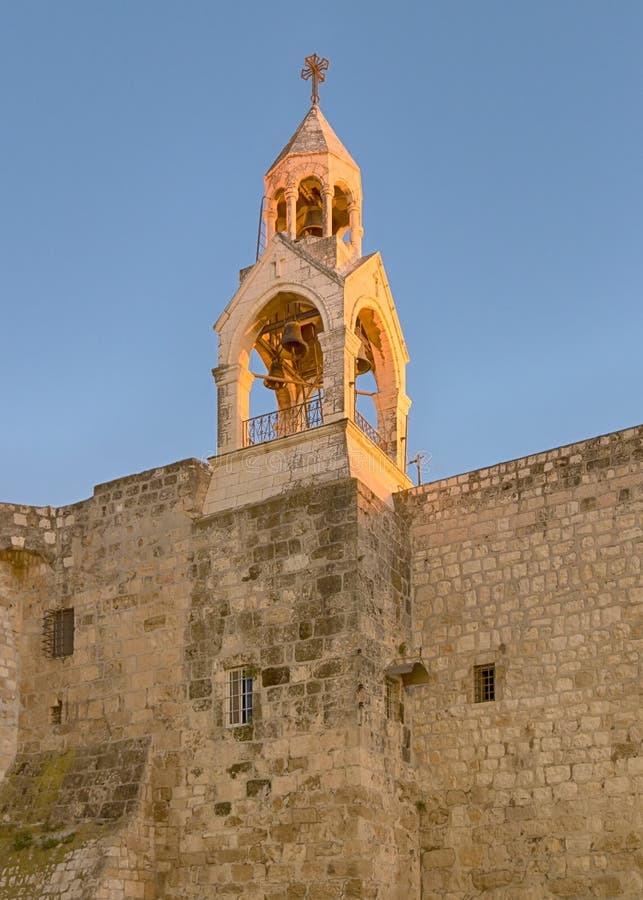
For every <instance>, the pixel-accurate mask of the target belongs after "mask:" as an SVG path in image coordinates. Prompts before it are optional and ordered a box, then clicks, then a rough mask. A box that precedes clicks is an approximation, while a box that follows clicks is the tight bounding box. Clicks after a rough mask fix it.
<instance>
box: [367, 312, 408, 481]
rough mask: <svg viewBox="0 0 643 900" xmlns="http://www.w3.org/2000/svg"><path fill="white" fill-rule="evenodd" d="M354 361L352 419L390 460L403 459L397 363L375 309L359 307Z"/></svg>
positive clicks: (402, 424) (403, 449)
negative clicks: (357, 343)
mask: <svg viewBox="0 0 643 900" xmlns="http://www.w3.org/2000/svg"><path fill="white" fill-rule="evenodd" d="M355 334H356V335H357V337H358V338H359V340H360V347H359V350H358V351H357V356H356V362H355V422H356V424H357V425H358V426H359V427H360V428H361V429H362V431H364V432H365V434H367V435H368V437H370V438H371V440H372V441H374V443H376V444H378V446H380V447H381V448H382V450H384V452H385V453H387V454H388V455H389V456H390V457H391V458H392V459H394V460H396V461H398V464H399V460H400V459H403V454H404V453H405V449H406V448H405V447H404V446H403V442H404V441H405V440H406V419H405V418H404V421H402V417H401V416H400V414H399V402H398V401H399V397H400V384H399V376H398V366H397V365H396V361H395V359H394V356H393V348H392V345H391V341H390V340H389V336H388V333H387V330H386V328H385V327H384V323H383V321H382V319H381V317H380V316H379V314H378V312H377V311H376V310H375V309H370V308H364V309H362V310H360V313H359V315H358V317H357V320H356V323H355Z"/></svg>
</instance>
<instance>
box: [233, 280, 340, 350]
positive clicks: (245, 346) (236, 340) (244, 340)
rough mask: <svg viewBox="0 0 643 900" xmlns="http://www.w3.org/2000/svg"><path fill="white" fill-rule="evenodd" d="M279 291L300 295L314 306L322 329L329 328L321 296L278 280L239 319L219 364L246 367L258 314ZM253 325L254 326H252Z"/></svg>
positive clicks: (299, 285) (304, 287)
mask: <svg viewBox="0 0 643 900" xmlns="http://www.w3.org/2000/svg"><path fill="white" fill-rule="evenodd" d="M281 293H287V294H295V295H298V296H300V297H302V298H303V299H304V300H306V301H307V302H309V303H310V304H311V305H312V306H314V307H315V309H316V310H317V312H318V313H319V317H320V318H321V320H322V325H323V331H328V329H329V328H330V317H329V314H328V310H327V309H326V305H325V303H324V301H323V300H322V298H321V297H320V296H319V295H318V294H316V293H315V292H314V291H311V290H310V288H308V287H307V286H305V285H302V284H294V283H292V282H280V283H279V284H278V285H276V286H275V287H271V288H269V289H268V290H267V291H264V293H263V294H261V295H260V296H259V297H257V299H256V300H255V301H254V302H253V303H252V305H251V306H249V307H248V309H247V310H246V312H245V315H244V317H243V318H242V319H240V320H239V322H238V324H237V326H236V328H235V330H234V332H233V333H232V335H231V336H230V339H229V341H228V349H227V352H226V354H225V357H224V358H223V359H219V365H220V366H230V365H241V366H245V367H246V368H247V366H248V359H249V357H250V352H251V350H252V348H253V346H254V344H255V341H256V338H257V335H258V334H259V331H260V330H261V329H260V325H259V321H258V319H259V316H260V314H261V312H262V311H263V310H264V309H266V308H267V307H268V306H269V304H270V302H271V301H272V300H273V299H274V298H275V297H277V296H278V295H279V294H281ZM253 325H255V326H256V327H255V328H253Z"/></svg>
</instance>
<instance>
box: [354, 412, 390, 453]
mask: <svg viewBox="0 0 643 900" xmlns="http://www.w3.org/2000/svg"><path fill="white" fill-rule="evenodd" d="M355 424H356V425H357V427H358V428H361V430H362V431H363V432H364V434H365V435H366V437H367V438H370V439H371V440H372V441H373V443H374V444H377V446H378V447H379V448H380V450H383V451H384V453H386V442H385V441H384V438H383V437H382V436H381V434H380V433H379V431H377V429H376V428H373V426H372V425H371V423H370V422H369V421H367V420H366V419H365V418H364V416H363V415H362V414H361V413H360V412H358V411H357V410H355Z"/></svg>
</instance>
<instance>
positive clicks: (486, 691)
mask: <svg viewBox="0 0 643 900" xmlns="http://www.w3.org/2000/svg"><path fill="white" fill-rule="evenodd" d="M473 692H474V696H473V699H474V702H475V703H487V702H488V701H490V700H495V699H496V666H495V663H491V664H489V665H486V666H474V669H473Z"/></svg>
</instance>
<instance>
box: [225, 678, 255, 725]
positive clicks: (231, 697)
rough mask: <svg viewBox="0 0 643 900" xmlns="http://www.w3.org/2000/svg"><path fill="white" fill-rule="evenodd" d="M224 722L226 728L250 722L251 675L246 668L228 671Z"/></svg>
mask: <svg viewBox="0 0 643 900" xmlns="http://www.w3.org/2000/svg"><path fill="white" fill-rule="evenodd" d="M226 721H227V724H228V726H234V725H247V724H248V723H249V722H251V721H252V674H251V672H250V670H249V669H247V668H244V667H240V668H238V669H230V670H229V671H228V679H227V698H226Z"/></svg>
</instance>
